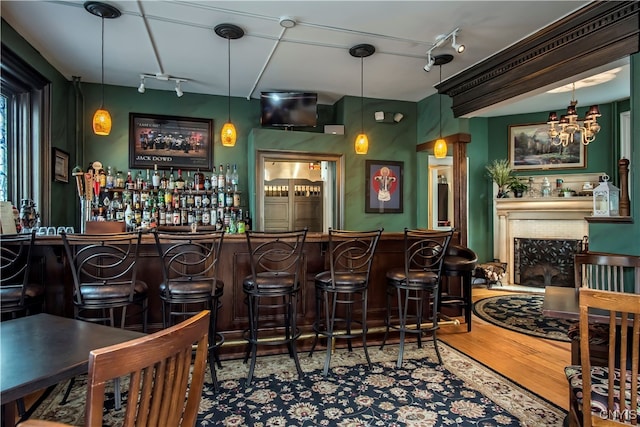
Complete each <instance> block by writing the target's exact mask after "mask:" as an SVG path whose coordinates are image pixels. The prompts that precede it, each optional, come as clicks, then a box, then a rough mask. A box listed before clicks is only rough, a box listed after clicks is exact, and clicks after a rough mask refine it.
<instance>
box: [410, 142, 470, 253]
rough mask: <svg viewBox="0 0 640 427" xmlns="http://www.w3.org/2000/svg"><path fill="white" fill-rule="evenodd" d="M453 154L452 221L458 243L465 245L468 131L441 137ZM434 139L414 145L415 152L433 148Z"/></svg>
mask: <svg viewBox="0 0 640 427" xmlns="http://www.w3.org/2000/svg"><path fill="white" fill-rule="evenodd" d="M443 139H444V140H445V141H446V142H447V146H448V147H450V148H449V150H450V152H451V153H452V156H453V183H452V188H453V223H454V224H455V225H456V230H458V231H459V232H460V240H459V243H460V244H461V245H462V246H467V222H468V218H467V176H468V171H467V144H468V143H470V142H471V135H470V134H468V133H456V134H453V135H448V136H445V137H443ZM435 142H436V140H435V139H434V140H431V141H427V142H423V143H422V144H418V145H416V152H419V151H430V150H433V145H434V144H435Z"/></svg>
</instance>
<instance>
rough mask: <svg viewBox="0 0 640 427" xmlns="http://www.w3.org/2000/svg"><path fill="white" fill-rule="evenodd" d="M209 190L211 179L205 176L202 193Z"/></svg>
mask: <svg viewBox="0 0 640 427" xmlns="http://www.w3.org/2000/svg"><path fill="white" fill-rule="evenodd" d="M210 190H211V179H210V178H209V176H205V177H204V191H210Z"/></svg>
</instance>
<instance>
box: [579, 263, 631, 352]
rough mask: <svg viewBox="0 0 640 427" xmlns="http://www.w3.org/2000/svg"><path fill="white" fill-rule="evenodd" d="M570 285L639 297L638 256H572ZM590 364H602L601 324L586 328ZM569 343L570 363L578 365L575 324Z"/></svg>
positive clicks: (604, 326)
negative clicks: (572, 270) (572, 266)
mask: <svg viewBox="0 0 640 427" xmlns="http://www.w3.org/2000/svg"><path fill="white" fill-rule="evenodd" d="M573 259H574V273H575V275H574V279H575V280H574V284H575V287H576V288H589V289H599V290H603V291H611V292H632V293H635V294H640V256H634V255H625V254H613V253H605V252H585V253H580V254H576V255H574V258H573ZM589 331H590V333H589V341H590V342H591V363H592V364H605V363H606V358H607V348H608V338H607V337H608V336H609V329H608V325H607V324H605V323H592V324H591V325H589ZM568 336H569V339H570V340H571V363H572V364H574V365H577V364H579V363H580V331H579V324H577V323H576V324H575V325H573V326H572V327H571V328H570V329H569V332H568Z"/></svg>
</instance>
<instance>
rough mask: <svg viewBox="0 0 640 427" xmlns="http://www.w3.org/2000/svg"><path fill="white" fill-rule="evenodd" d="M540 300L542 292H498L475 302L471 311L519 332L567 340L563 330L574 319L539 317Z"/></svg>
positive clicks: (565, 329)
mask: <svg viewBox="0 0 640 427" xmlns="http://www.w3.org/2000/svg"><path fill="white" fill-rule="evenodd" d="M543 302H544V296H543V295H536V294H508V295H499V296H493V297H489V298H483V299H481V300H478V301H476V302H475V303H474V304H473V312H474V313H475V314H476V316H478V317H479V318H481V319H483V320H485V321H487V322H489V323H493V324H494V325H496V326H500V327H502V328H505V329H509V330H512V331H515V332H520V333H521V334H526V335H532V336H535V337H540V338H546V339H550V340H556V341H565V342H570V341H571V339H570V338H569V337H568V335H567V333H568V332H569V328H571V326H572V325H574V324H576V323H577V321H576V320H569V319H559V318H552V317H545V316H543V315H542V304H543Z"/></svg>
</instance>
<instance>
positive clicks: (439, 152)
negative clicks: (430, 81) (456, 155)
mask: <svg viewBox="0 0 640 427" xmlns="http://www.w3.org/2000/svg"><path fill="white" fill-rule="evenodd" d="M433 60H434V61H433V63H434V65H438V66H439V67H440V83H442V65H444V64H448V63H449V62H451V61H452V60H453V55H449V54H444V55H436V56H434V57H433ZM438 101H439V104H438V105H439V106H438V113H439V117H440V121H439V129H440V134H439V135H440V137H439V138H438V139H437V140H436V143H435V144H434V145H433V155H434V156H435V158H436V159H444V158H445V157H447V150H448V148H447V141H445V140H444V138H442V95H440V94H438Z"/></svg>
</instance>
